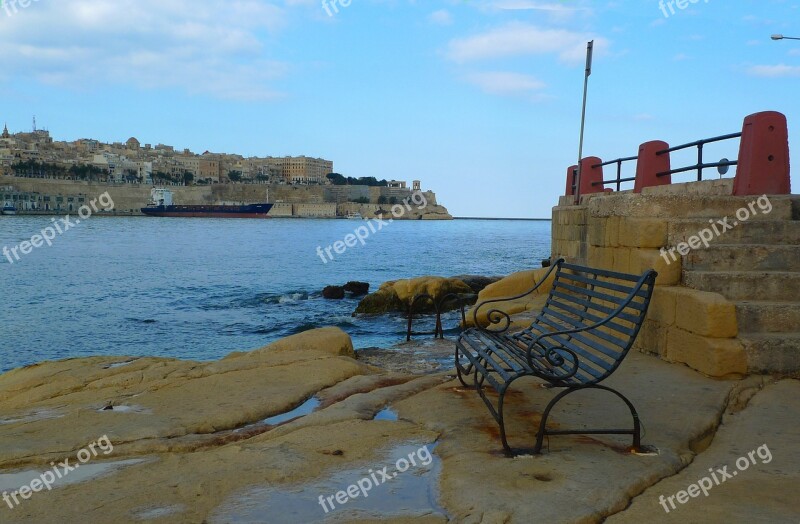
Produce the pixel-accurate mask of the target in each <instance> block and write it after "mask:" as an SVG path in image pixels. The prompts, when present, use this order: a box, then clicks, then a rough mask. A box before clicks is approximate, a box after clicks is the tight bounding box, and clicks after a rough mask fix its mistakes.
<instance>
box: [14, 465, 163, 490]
mask: <svg viewBox="0 0 800 524" xmlns="http://www.w3.org/2000/svg"><path fill="white" fill-rule="evenodd" d="M146 460H147V459H130V460H118V461H115V462H99V463H96V464H92V463H87V464H81V463H80V462H78V461H77V460H75V459H74V458H72V459H70V461H69V465H70V466H71V467H74V468H75V469H74V470H72V471H70V472H68V473H67V474H66V475H64V476H63V477H62V478H60V479H59V478H56V481H55V482H54V483H53V484H52V486H53V488H58V487H61V486H68V485H70V484H77V483H79V482H85V481H87V480H90V479H93V478H95V477H99V476H101V475H105V474H107V473H110V472H113V471H116V470H118V469H122V468H124V467H127V466H132V465H134V464H139V463H141V462H145V461H146ZM47 471H50V472H51V473H52V472H53V470H52V468H51V469H48V470H41V471H39V470H26V471H18V472H15V473H0V492H3V491H8V492H11V491H16V490H18V489H19V488H20V487H22V486H28V485H29V484H30V483H31V481H32V480H34V479H38V478H41V475H42V473H45V472H47ZM61 471H63V470H62V469H61V468H59V472H61ZM62 474H63V473H62ZM43 489H46V488H43Z"/></svg>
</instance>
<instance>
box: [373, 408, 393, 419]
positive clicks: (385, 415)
mask: <svg viewBox="0 0 800 524" xmlns="http://www.w3.org/2000/svg"><path fill="white" fill-rule="evenodd" d="M372 420H389V421H391V422H397V420H398V418H397V413H395V412H394V410H392V408H386V409H382V410H380V411H378V413H376V414H375V418H373V419H372Z"/></svg>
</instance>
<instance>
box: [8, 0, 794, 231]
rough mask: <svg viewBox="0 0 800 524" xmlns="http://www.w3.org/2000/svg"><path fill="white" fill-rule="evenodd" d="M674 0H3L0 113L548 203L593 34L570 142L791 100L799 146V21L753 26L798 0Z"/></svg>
mask: <svg viewBox="0 0 800 524" xmlns="http://www.w3.org/2000/svg"><path fill="white" fill-rule="evenodd" d="M330 2H331V0H328V3H329V4H330ZM686 3H687V5H688V6H687V7H686V8H685V9H681V8H680V7H679V6H678V5H677V4H676V5H675V6H674V13H671V12H670V9H669V7H668V6H667V5H666V2H665V10H666V12H667V14H668V15H669V16H664V12H663V11H662V9H661V8H660V7H659V2H658V1H657V0H652V1H649V0H648V1H644V0H637V1H632V0H631V1H613V2H597V1H588V0H586V1H584V0H562V1H557V0H543V1H533V0H485V1H482V0H468V1H457V0H445V1H436V0H430V1H425V2H423V1H413V0H352V2H351V3H350V4H349V5H348V6H347V7H344V6H342V5H341V0H340V2H339V3H338V4H337V5H338V12H335V11H336V9H334V8H332V7H330V5H329V8H328V10H330V11H331V13H332V14H333V16H329V15H328V14H327V11H326V9H325V8H324V7H323V4H322V0H274V1H272V2H269V1H256V0H236V1H233V0H231V1H223V0H203V1H199V2H198V1H189V0H172V1H171V0H86V1H79V0H38V1H33V2H32V3H31V4H30V6H28V7H26V8H21V7H18V8H17V12H13V11H14V7H13V5H9V0H6V4H7V7H6V9H8V10H9V11H11V12H12V14H10V15H9V14H8V13H7V12H6V11H5V10H3V9H0V56H3V60H2V63H0V95H2V102H0V121H7V122H8V125H9V128H10V129H11V130H12V131H21V130H28V129H30V127H31V119H32V116H33V115H36V117H37V120H38V122H39V126H40V127H45V128H48V129H49V130H50V131H51V133H52V134H53V135H54V137H55V138H56V139H60V140H74V139H77V138H83V137H91V138H97V139H100V140H103V141H124V140H126V139H127V138H128V137H130V136H135V137H137V138H138V139H139V140H141V141H142V142H143V143H152V144H156V143H160V142H161V143H167V144H172V145H175V146H176V147H177V148H184V147H188V148H191V149H192V150H193V151H195V152H200V153H202V152H203V151H205V150H210V151H214V152H236V153H241V154H244V155H259V156H266V155H272V156H279V155H301V154H305V155H309V156H321V157H324V158H328V159H331V160H333V161H334V162H335V169H336V171H338V172H340V173H343V174H345V175H348V176H375V177H378V178H397V179H405V180H409V181H410V180H412V179H421V180H422V181H423V187H424V188H427V189H432V190H434V191H436V192H437V194H438V196H439V199H440V201H441V202H442V203H443V204H445V205H447V206H448V207H449V209H450V211H451V212H452V213H453V214H454V215H457V216H488V217H497V216H504V217H549V216H550V208H551V207H552V206H553V205H555V203H556V201H557V197H558V196H559V195H560V194H561V193H562V192H563V189H564V185H565V180H564V177H565V172H566V168H567V166H569V165H570V164H571V163H574V161H575V158H576V157H577V147H578V146H577V144H578V131H579V123H580V122H579V119H580V103H581V95H582V88H583V64H584V57H585V47H586V42H587V41H588V40H590V39H595V40H596V46H597V47H596V53H595V61H594V71H593V75H592V77H591V82H590V93H589V107H588V112H587V129H586V145H585V150H584V151H585V153H586V155H596V156H600V157H601V158H603V159H608V160H610V159H613V158H616V157H619V156H628V155H633V154H635V153H636V151H637V148H638V145H639V144H640V143H641V142H645V141H647V140H653V139H660V140H666V141H667V142H670V143H671V144H678V143H683V142H688V141H691V140H695V139H698V138H703V137H707V136H712V135H719V134H726V133H730V132H734V131H738V130H740V129H741V123H742V119H743V118H744V117H745V116H746V115H747V114H750V113H753V112H757V111H762V110H777V111H781V112H783V113H784V114H786V115H787V117H788V118H789V125H790V137H791V145H792V146H793V149H792V150H793V151H794V150H797V147H794V146H798V145H800V143H798V138H797V137H798V136H799V135H798V132H800V128H798V126H799V125H800V96H798V91H800V41H791V40H784V41H780V42H773V41H772V40H770V35H771V34H773V33H783V34H786V35H787V36H800V1H796V0H758V1H756V0H752V1H750V0H707V1H706V0H700V1H699V2H696V3H691V2H689V0H686ZM736 153H737V146H736V144H735V143H728V144H721V145H719V146H718V150H712V151H711V153H710V154H711V155H717V154H718V155H719V156H720V157H722V156H727V157H730V158H735V156H736ZM676 161H679V159H676ZM688 163H690V161H689V160H688V159H687V161H686V164H688ZM684 176H685V177H686V178H685V179H681V178H680V177H676V181H682V180H687V181H688V180H689V179H690V178H691V175H684ZM796 190H797V186H796V185H795V191H796Z"/></svg>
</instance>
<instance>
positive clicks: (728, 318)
mask: <svg viewBox="0 0 800 524" xmlns="http://www.w3.org/2000/svg"><path fill="white" fill-rule="evenodd" d="M675 298H676V304H677V309H676V322H675V325H676V326H677V327H679V328H681V329H683V330H685V331H689V332H690V333H694V334H696V335H702V336H704V337H711V338H733V337H736V335H738V333H739V329H738V323H737V321H736V305H735V304H734V303H733V302H729V301H728V300H727V299H726V298H725V297H723V296H722V295H720V294H718V293H710V292H707V291H699V290H696V289H689V288H679V289H677V290H676V292H675Z"/></svg>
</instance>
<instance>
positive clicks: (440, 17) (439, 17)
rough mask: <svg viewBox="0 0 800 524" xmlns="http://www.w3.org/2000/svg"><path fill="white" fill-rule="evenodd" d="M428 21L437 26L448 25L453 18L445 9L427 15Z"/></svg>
mask: <svg viewBox="0 0 800 524" xmlns="http://www.w3.org/2000/svg"><path fill="white" fill-rule="evenodd" d="M428 21H429V22H431V23H434V24H438V25H450V24H452V23H453V17H452V15H451V14H450V11H448V10H447V9H439V10H438V11H434V12H433V13H431V14H429V15H428Z"/></svg>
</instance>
